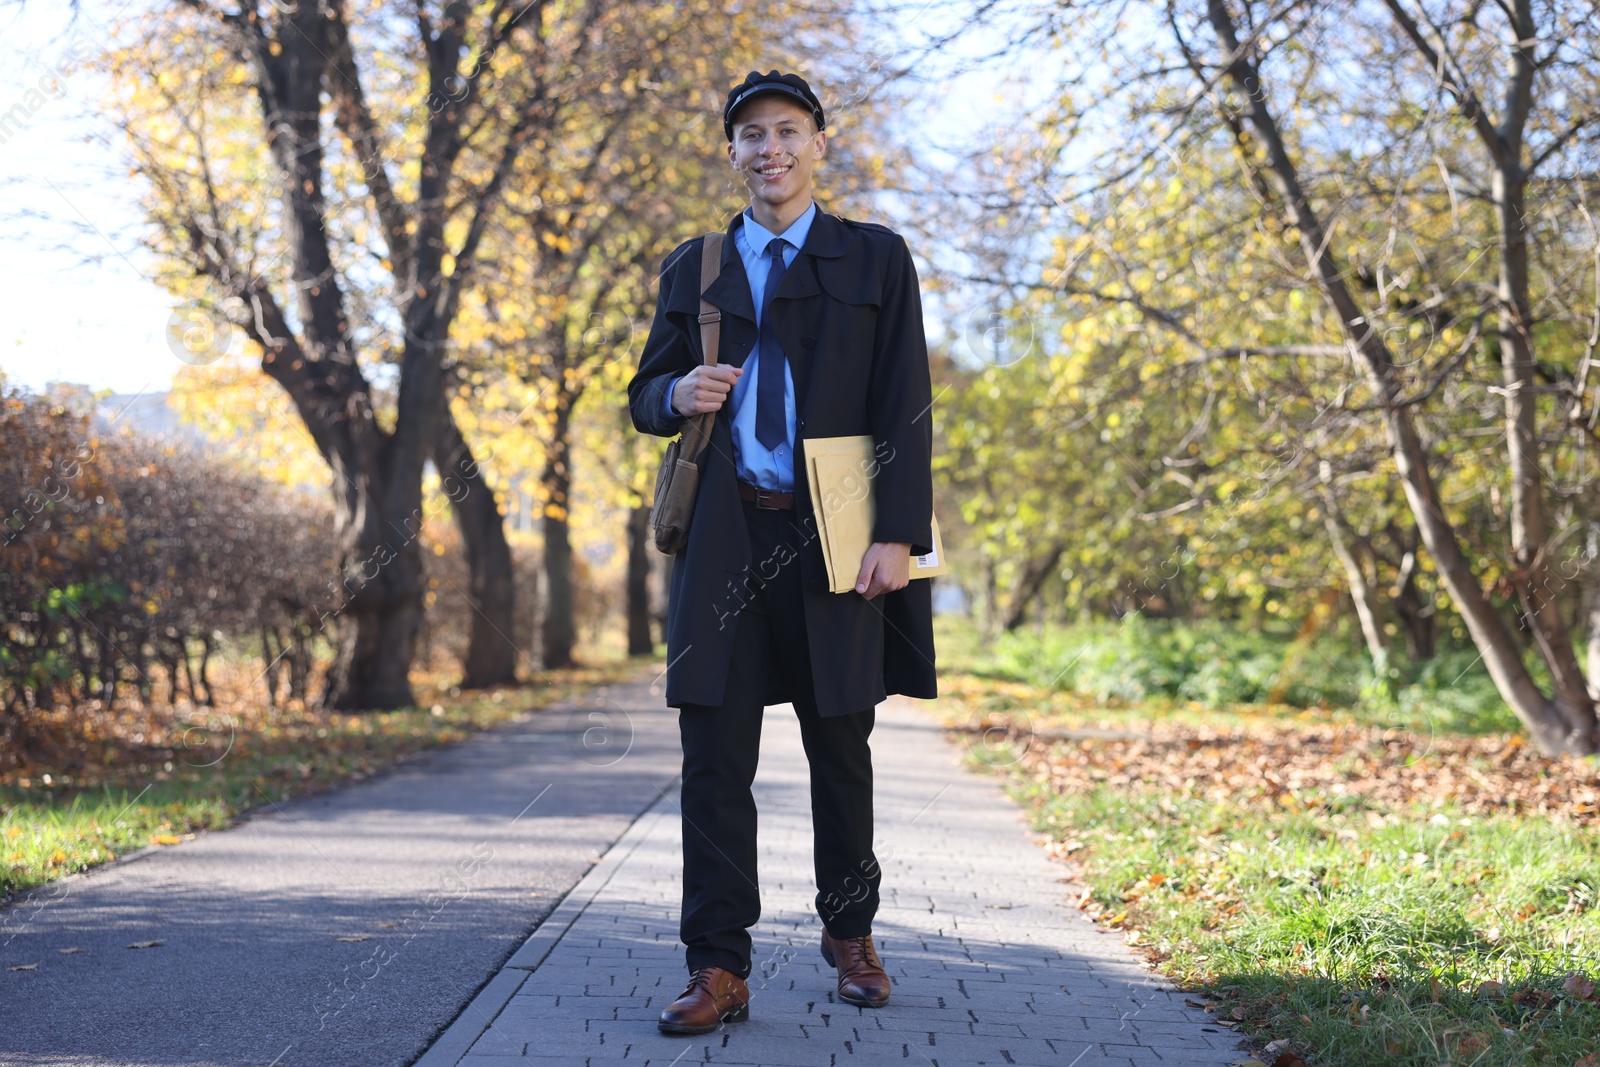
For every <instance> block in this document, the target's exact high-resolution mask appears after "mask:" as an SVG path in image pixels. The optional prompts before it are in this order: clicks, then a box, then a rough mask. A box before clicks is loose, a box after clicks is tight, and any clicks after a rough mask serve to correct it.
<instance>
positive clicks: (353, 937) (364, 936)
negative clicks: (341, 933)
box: [334, 934, 372, 941]
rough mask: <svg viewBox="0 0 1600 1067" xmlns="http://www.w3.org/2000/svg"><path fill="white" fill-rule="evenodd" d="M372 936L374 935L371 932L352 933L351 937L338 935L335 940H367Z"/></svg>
mask: <svg viewBox="0 0 1600 1067" xmlns="http://www.w3.org/2000/svg"><path fill="white" fill-rule="evenodd" d="M371 936H372V935H371V934H352V935H350V936H349V937H337V938H334V940H335V941H365V940H367V939H368V938H370V937H371Z"/></svg>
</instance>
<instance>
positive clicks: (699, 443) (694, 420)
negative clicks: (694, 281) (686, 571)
mask: <svg viewBox="0 0 1600 1067" xmlns="http://www.w3.org/2000/svg"><path fill="white" fill-rule="evenodd" d="M722 238H723V235H722V234H721V233H720V232H713V233H708V234H706V238H705V244H704V247H703V249H702V250H701V253H700V292H701V297H700V347H701V348H702V349H704V350H705V357H706V366H708V367H710V366H712V365H714V364H715V363H716V362H717V347H718V345H719V344H720V343H721V341H722V312H721V311H720V310H718V309H717V307H716V305H714V304H712V303H710V302H709V301H707V300H706V298H705V295H704V294H705V291H706V290H707V289H709V288H710V287H711V283H712V282H714V281H716V280H717V275H718V274H719V273H720V272H721V269H722ZM716 415H717V413H716V412H714V411H707V412H705V413H704V414H701V415H691V416H689V423H688V425H687V426H685V427H684V430H683V434H682V435H681V436H679V437H678V438H677V439H676V440H674V441H673V442H672V443H671V444H669V445H667V454H666V455H665V456H663V457H661V470H660V472H659V473H658V474H657V475H656V499H655V503H654V504H653V505H651V508H650V526H651V528H652V529H653V530H654V531H655V539H656V548H658V549H660V550H661V551H662V552H665V553H666V554H667V555H669V556H675V555H677V554H678V553H679V552H682V551H683V549H684V546H686V545H687V544H688V543H689V520H690V519H691V518H692V517H693V516H694V500H695V493H696V492H697V491H698V490H699V488H700V458H701V456H703V455H704V454H705V450H706V445H708V444H710V443H711V422H712V420H713V419H714V418H716Z"/></svg>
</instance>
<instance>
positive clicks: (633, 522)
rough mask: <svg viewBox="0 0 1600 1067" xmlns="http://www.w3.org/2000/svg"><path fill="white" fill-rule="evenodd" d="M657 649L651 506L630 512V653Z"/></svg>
mask: <svg viewBox="0 0 1600 1067" xmlns="http://www.w3.org/2000/svg"><path fill="white" fill-rule="evenodd" d="M655 650H656V645H655V641H654V640H653V639H652V638H651V636H650V508H649V507H648V506H646V505H643V504H641V505H639V506H638V507H635V508H633V509H631V510H630V511H629V512H628V655H630V656H648V655H650V654H651V653H653V652H654V651H655Z"/></svg>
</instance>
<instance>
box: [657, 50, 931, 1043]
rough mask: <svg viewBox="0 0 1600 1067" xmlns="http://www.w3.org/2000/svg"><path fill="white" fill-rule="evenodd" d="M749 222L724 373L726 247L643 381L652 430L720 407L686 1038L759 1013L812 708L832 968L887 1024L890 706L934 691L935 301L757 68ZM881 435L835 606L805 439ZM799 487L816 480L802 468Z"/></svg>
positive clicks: (692, 733)
mask: <svg viewBox="0 0 1600 1067" xmlns="http://www.w3.org/2000/svg"><path fill="white" fill-rule="evenodd" d="M723 129H724V132H725V133H726V134H727V137H728V161H729V163H730V164H732V166H733V168H734V170H735V171H736V172H737V173H738V175H739V176H740V178H741V179H742V180H743V182H744V184H745V187H746V188H747V189H748V190H749V194H750V206H749V208H748V209H747V210H746V211H744V212H742V213H741V214H740V215H738V216H736V217H735V218H734V219H733V221H732V222H731V223H730V224H729V226H728V229H727V234H726V237H725V239H724V241H723V247H722V258H721V272H720V274H719V275H718V277H717V279H716V281H715V282H713V283H712V284H711V286H710V287H709V288H708V289H706V291H705V294H704V296H705V299H706V300H707V301H709V302H710V303H711V304H713V305H715V306H716V307H717V308H719V309H720V310H721V314H722V319H721V331H722V332H721V344H720V351H719V353H718V359H717V364H716V365H715V366H709V367H708V366H705V365H704V358H703V353H702V352H701V350H700V330H699V322H698V319H699V314H700V301H701V295H702V294H701V291H700V271H701V249H702V244H703V241H704V238H696V239H694V240H692V241H689V242H687V243H686V244H684V245H682V246H680V247H679V248H678V249H677V250H676V251H674V252H673V253H672V255H670V256H669V257H667V260H666V263H665V264H664V265H663V267H662V271H661V289H660V294H659V297H658V300H657V304H656V314H655V321H654V323H653V325H652V326H651V329H650V336H649V338H648V339H647V340H646V342H645V347H644V352H643V353H642V355H641V356H640V360H639V370H638V373H637V374H636V375H635V376H634V378H633V380H632V381H631V382H630V383H629V386H628V402H629V407H630V409H631V411H632V414H633V422H634V425H635V426H636V427H637V428H638V429H639V430H641V431H642V432H645V433H652V434H658V435H662V436H672V435H675V434H677V433H679V432H681V431H682V429H683V427H684V422H685V418H686V417H687V416H690V415H697V414H701V413H703V412H715V413H716V416H715V418H714V420H713V429H712V433H711V439H710V445H709V447H708V448H707V450H706V452H705V454H704V458H703V460H702V463H701V467H702V471H701V479H700V485H699V490H698V494H697V499H696V503H695V510H694V518H693V521H692V522H691V524H690V527H689V538H688V544H687V547H686V548H685V549H684V550H683V552H681V553H680V554H679V555H678V556H677V557H676V558H675V559H674V562H673V568H672V580H671V587H670V594H669V602H668V611H667V619H668V622H667V656H668V667H667V703H668V704H669V705H672V706H674V707H677V708H679V709H680V711H679V717H678V723H679V732H680V735H681V738H682V742H683V801H682V813H683V852H684V856H683V915H682V921H681V928H680V935H681V937H682V939H683V942H684V945H685V947H686V957H687V963H688V966H689V971H690V980H689V985H688V988H687V989H685V990H684V993H683V995H682V996H680V997H679V998H678V999H677V1000H676V1001H674V1002H673V1003H672V1004H671V1005H670V1006H669V1007H667V1009H666V1010H665V1011H663V1012H662V1013H661V1019H660V1027H661V1029H662V1030H663V1031H665V1032H668V1033H686V1034H697V1033H706V1032H709V1031H711V1030H714V1029H716V1028H717V1027H718V1026H719V1025H721V1024H722V1023H723V1022H725V1021H735V1020H739V1019H744V1018H747V1017H748V1014H749V1007H748V1005H749V999H750V994H749V989H748V987H747V986H746V984H745V979H746V978H747V977H748V976H749V974H750V954H751V939H750V934H749V928H750V927H751V926H753V925H755V923H756V921H757V919H759V917H760V914H761V902H760V896H759V892H758V889H757V881H756V810H755V804H754V801H753V800H752V798H751V792H750V786H751V783H752V781H753V780H754V778H755V772H756V759H757V751H758V746H759V743H760V737H761V719H762V709H763V708H764V707H765V706H766V705H771V704H782V703H789V702H792V703H793V704H794V708H795V713H796V714H797V716H798V717H799V720H800V730H801V735H802V738H803V739H804V743H805V751H806V758H807V760H808V762H809V763H810V769H811V810H812V824H813V833H814V841H813V848H814V854H815V855H814V858H815V866H816V879H817V898H816V902H817V912H818V915H819V917H820V918H821V920H822V926H823V930H822V934H821V939H822V945H821V948H822V953H823V955H824V957H825V958H826V959H827V960H828V961H829V964H830V965H832V966H834V967H836V968H837V983H838V995H839V997H840V999H841V1000H844V1001H847V1002H849V1003H852V1004H858V1005H861V1006H864V1007H877V1006H880V1005H882V1004H884V1003H885V1002H886V1001H887V1000H888V997H889V985H890V983H889V978H888V975H887V974H886V973H885V972H884V969H883V965H882V962H881V961H880V959H879V957H878V954H877V949H876V946H875V945H874V943H873V940H872V920H873V917H874V915H875V913H876V912H877V908H878V887H879V881H880V876H879V870H878V862H877V859H876V857H875V856H874V855H873V851H872V835H873V829H872V753H871V749H870V747H869V745H868V738H869V736H870V734H871V732H872V724H873V717H874V708H875V706H876V705H877V704H878V703H879V702H881V701H882V700H883V699H884V698H885V697H886V696H887V695H888V694H889V693H904V694H907V695H911V696H920V697H932V696H934V695H935V682H934V664H933V657H934V650H933V626H932V612H931V610H930V604H929V594H928V583H927V582H925V581H919V582H914V583H908V581H907V576H908V574H909V569H910V555H911V554H912V553H919V554H920V553H923V552H927V551H930V550H931V547H932V532H931V524H932V512H933V482H932V475H931V473H930V454H931V449H932V430H931V419H932V416H931V411H930V408H931V406H932V400H931V396H930V393H931V390H930V386H929V375H928V353H927V344H926V341H925V339H924V336H923V327H922V303H921V294H920V291H919V290H918V287H917V275H916V271H915V269H914V268H913V266H912V262H911V253H910V251H909V249H907V247H906V243H905V241H904V240H903V239H902V238H901V237H900V236H899V235H897V234H895V233H894V232H893V231H891V230H888V229H886V228H884V227H882V226H875V225H870V224H867V223H858V222H851V221H849V220H847V219H842V218H838V217H836V216H833V215H829V214H826V213H824V212H822V211H819V210H818V209H817V206H816V204H815V203H814V202H813V201H812V170H813V168H814V167H815V166H816V165H817V163H819V162H821V160H822V158H823V156H824V155H825V153H826V151H827V145H828V138H827V134H826V132H825V117H824V115H823V111H822V106H821V104H820V103H819V102H818V101H817V97H816V95H815V94H814V93H813V92H812V91H811V87H810V86H809V85H807V84H806V82H805V80H804V79H803V78H801V77H799V76H798V75H795V74H781V75H780V74H779V73H778V72H777V71H771V72H769V73H767V74H759V73H756V72H753V71H752V72H751V73H750V75H749V76H748V77H747V78H746V79H745V80H744V82H743V83H742V84H740V85H736V86H734V87H733V89H732V91H730V92H729V94H728V101H727V105H726V106H725V107H724V109H723ZM862 434H869V435H871V436H872V438H873V439H874V443H875V445H876V455H875V459H876V462H875V463H874V464H873V467H872V470H871V471H869V472H867V473H868V474H869V475H870V476H871V477H872V479H873V491H874V493H875V495H876V499H877V514H876V520H875V524H874V530H873V534H872V541H873V543H872V545H871V547H870V548H869V549H868V551H867V553H866V556H865V557H864V558H863V559H862V561H861V566H860V573H859V576H858V579H857V582H856V589H855V592H853V593H845V594H834V593H831V592H829V591H828V582H827V574H826V569H825V565H824V561H823V557H822V551H821V546H820V544H819V542H818V540H817V525H816V516H815V512H814V510H813V506H812V501H811V499H810V496H809V493H808V490H807V482H806V478H805V477H804V471H805V442H806V439H807V438H821V437H842V436H851V435H862ZM797 472H799V473H797Z"/></svg>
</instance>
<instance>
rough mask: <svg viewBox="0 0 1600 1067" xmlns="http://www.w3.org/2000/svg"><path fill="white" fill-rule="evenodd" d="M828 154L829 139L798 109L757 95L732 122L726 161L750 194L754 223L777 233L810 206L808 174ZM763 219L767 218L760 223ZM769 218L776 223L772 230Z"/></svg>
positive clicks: (785, 101)
mask: <svg viewBox="0 0 1600 1067" xmlns="http://www.w3.org/2000/svg"><path fill="white" fill-rule="evenodd" d="M827 150H828V135H827V134H826V133H824V132H823V131H821V130H818V129H817V128H816V125H815V124H814V123H813V121H812V119H811V116H810V115H809V114H808V113H807V112H806V110H805V109H804V108H802V107H801V106H800V105H799V104H796V103H794V102H793V101H791V100H789V99H787V98H785V97H783V96H778V95H769V96H758V97H756V98H755V99H754V100H752V101H750V102H749V103H748V104H746V105H744V106H743V107H741V108H740V109H739V111H738V113H737V114H736V115H735V116H734V119H733V142H732V143H731V144H729V145H728V162H730V163H732V164H733V169H734V170H736V171H738V172H739V176H740V177H741V178H743V179H744V184H745V188H747V189H749V190H750V208H751V212H752V214H754V215H755V218H756V221H757V222H759V223H761V224H762V225H763V226H766V227H767V228H768V229H770V230H772V232H774V233H779V232H781V231H782V229H783V228H786V227H787V226H788V224H789V223H791V222H793V221H794V220H795V219H797V218H799V217H800V215H801V214H803V213H804V212H805V209H806V207H807V206H808V205H810V203H811V172H812V170H813V168H815V167H816V165H817V162H818V161H819V160H820V159H822V157H823V155H824V154H826V152H827ZM763 216H766V217H765V218H764V217H763ZM768 219H771V220H773V221H775V222H778V223H779V224H780V226H779V227H778V228H776V229H774V228H773V226H772V224H771V223H769V221H768Z"/></svg>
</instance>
